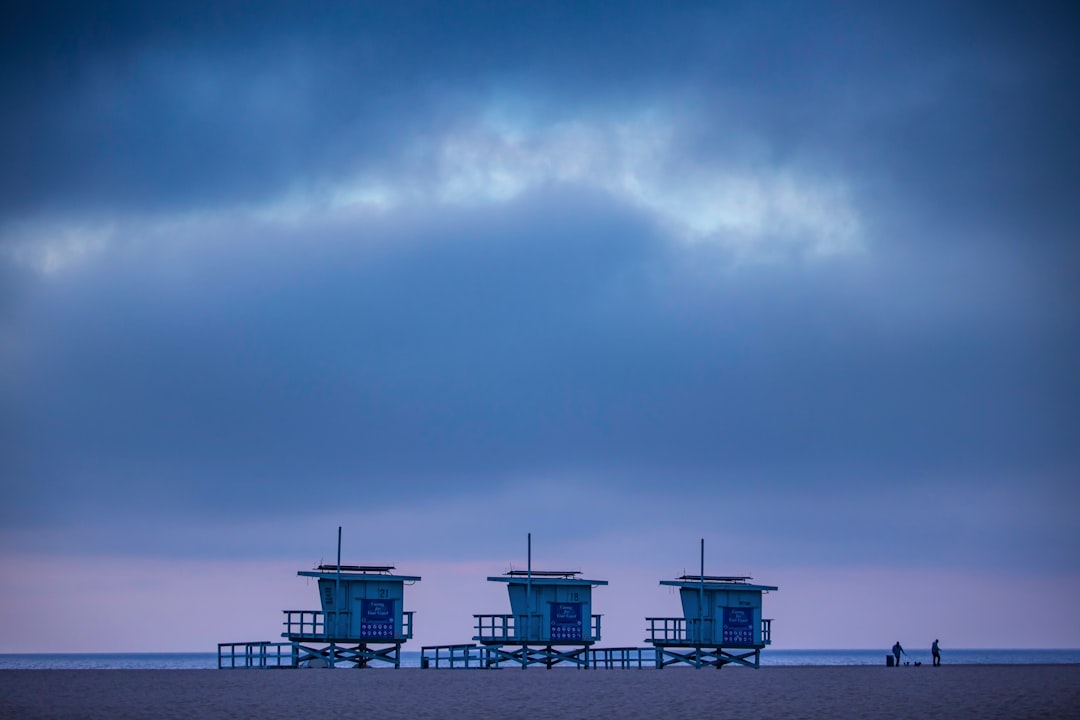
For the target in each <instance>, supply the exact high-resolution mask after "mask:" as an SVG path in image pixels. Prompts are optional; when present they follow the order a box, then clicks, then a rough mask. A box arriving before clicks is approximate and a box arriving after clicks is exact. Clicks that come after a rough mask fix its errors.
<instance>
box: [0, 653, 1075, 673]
mask: <svg viewBox="0 0 1080 720" xmlns="http://www.w3.org/2000/svg"><path fill="white" fill-rule="evenodd" d="M886 653H887V650H885V649H881V650H764V651H763V652H762V653H761V664H762V666H796V665H819V666H820V665H884V664H885V655H886ZM910 654H911V657H909V658H905V660H910V661H911V662H912V663H914V662H922V663H924V664H926V665H929V664H930V650H929V648H927V649H926V650H925V651H918V650H915V651H912V652H911V653H910ZM941 656H942V662H943V663H946V664H948V663H953V664H957V665H1031V664H1054V665H1058V664H1077V663H1080V649H1078V650H948V649H942V652H941ZM401 660H402V663H401V664H402V666H403V667H420V653H419V652H418V651H409V652H402V653H401ZM216 667H217V653H212V652H210V653H48V654H45V653H42V654H0V670H12V669H24V670H206V669H214V668H216Z"/></svg>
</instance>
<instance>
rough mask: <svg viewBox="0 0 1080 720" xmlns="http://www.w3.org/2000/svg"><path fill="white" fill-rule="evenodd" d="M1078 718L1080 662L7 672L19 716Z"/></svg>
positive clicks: (3, 694)
mask: <svg viewBox="0 0 1080 720" xmlns="http://www.w3.org/2000/svg"><path fill="white" fill-rule="evenodd" d="M468 716H472V717H480V718H484V717H487V718H494V717H502V716H516V717H528V718H530V720H532V719H535V718H585V717H596V718H601V717H620V718H682V717H687V718H691V717H692V718H714V717H715V718H770V719H773V718H837V717H859V718H903V719H904V720H912V719H913V718H1080V665H966V666H948V665H946V666H943V667H940V668H932V667H927V666H922V667H917V668H916V667H903V668H886V667H781V668H777V667H772V668H762V669H760V670H746V669H741V668H725V669H724V670H720V671H717V670H715V669H714V670H694V669H690V668H669V669H665V670H655V669H645V670H573V669H555V670H544V669H540V668H530V669H528V670H520V669H511V668H505V669H502V670H420V669H413V668H409V669H400V670H393V669H378V670H344V669H339V670H2V671H0V717H4V718H7V717H18V718H114V719H116V718H204V717H220V718H225V717H230V718H300V717H333V718H351V717H375V718H382V717H401V718H451V717H453V718H457V717H468Z"/></svg>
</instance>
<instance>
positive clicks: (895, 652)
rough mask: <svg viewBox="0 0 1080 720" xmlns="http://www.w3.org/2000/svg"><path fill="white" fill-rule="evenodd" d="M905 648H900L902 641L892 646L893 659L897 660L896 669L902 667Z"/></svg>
mask: <svg viewBox="0 0 1080 720" xmlns="http://www.w3.org/2000/svg"><path fill="white" fill-rule="evenodd" d="M903 652H904V648H902V647H900V641H899V640H897V641H896V644H895V645H893V646H892V654H893V657H894V658H896V667H900V655H901V654H903Z"/></svg>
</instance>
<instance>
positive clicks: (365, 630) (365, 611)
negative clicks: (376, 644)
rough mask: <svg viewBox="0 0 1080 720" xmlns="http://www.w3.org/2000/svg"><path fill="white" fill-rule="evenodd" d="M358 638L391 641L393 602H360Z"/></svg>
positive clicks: (392, 635)
mask: <svg viewBox="0 0 1080 720" xmlns="http://www.w3.org/2000/svg"><path fill="white" fill-rule="evenodd" d="M360 637H362V638H365V639H380V640H382V639H392V638H393V637H394V601H393V600H361V601H360Z"/></svg>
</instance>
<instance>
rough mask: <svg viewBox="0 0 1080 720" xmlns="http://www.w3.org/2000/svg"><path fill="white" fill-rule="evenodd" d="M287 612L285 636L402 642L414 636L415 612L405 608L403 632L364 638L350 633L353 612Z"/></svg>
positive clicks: (402, 617) (402, 622)
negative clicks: (391, 635) (382, 636)
mask: <svg viewBox="0 0 1080 720" xmlns="http://www.w3.org/2000/svg"><path fill="white" fill-rule="evenodd" d="M282 612H284V613H285V622H284V625H285V632H284V633H282V635H284V636H285V637H298V638H299V637H302V638H311V639H317V640H357V641H361V640H368V641H371V642H379V641H380V640H386V641H387V642H400V641H403V640H407V639H409V638H411V637H412V636H413V612H414V611H412V610H405V611H404V612H402V614H401V633H400V634H399V635H396V636H395V637H393V638H364V637H358V636H353V635H351V633H350V628H351V622H352V620H351V615H352V614H351V613H350V612H348V611H341V612H324V611H322V610H283V611H282Z"/></svg>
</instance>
